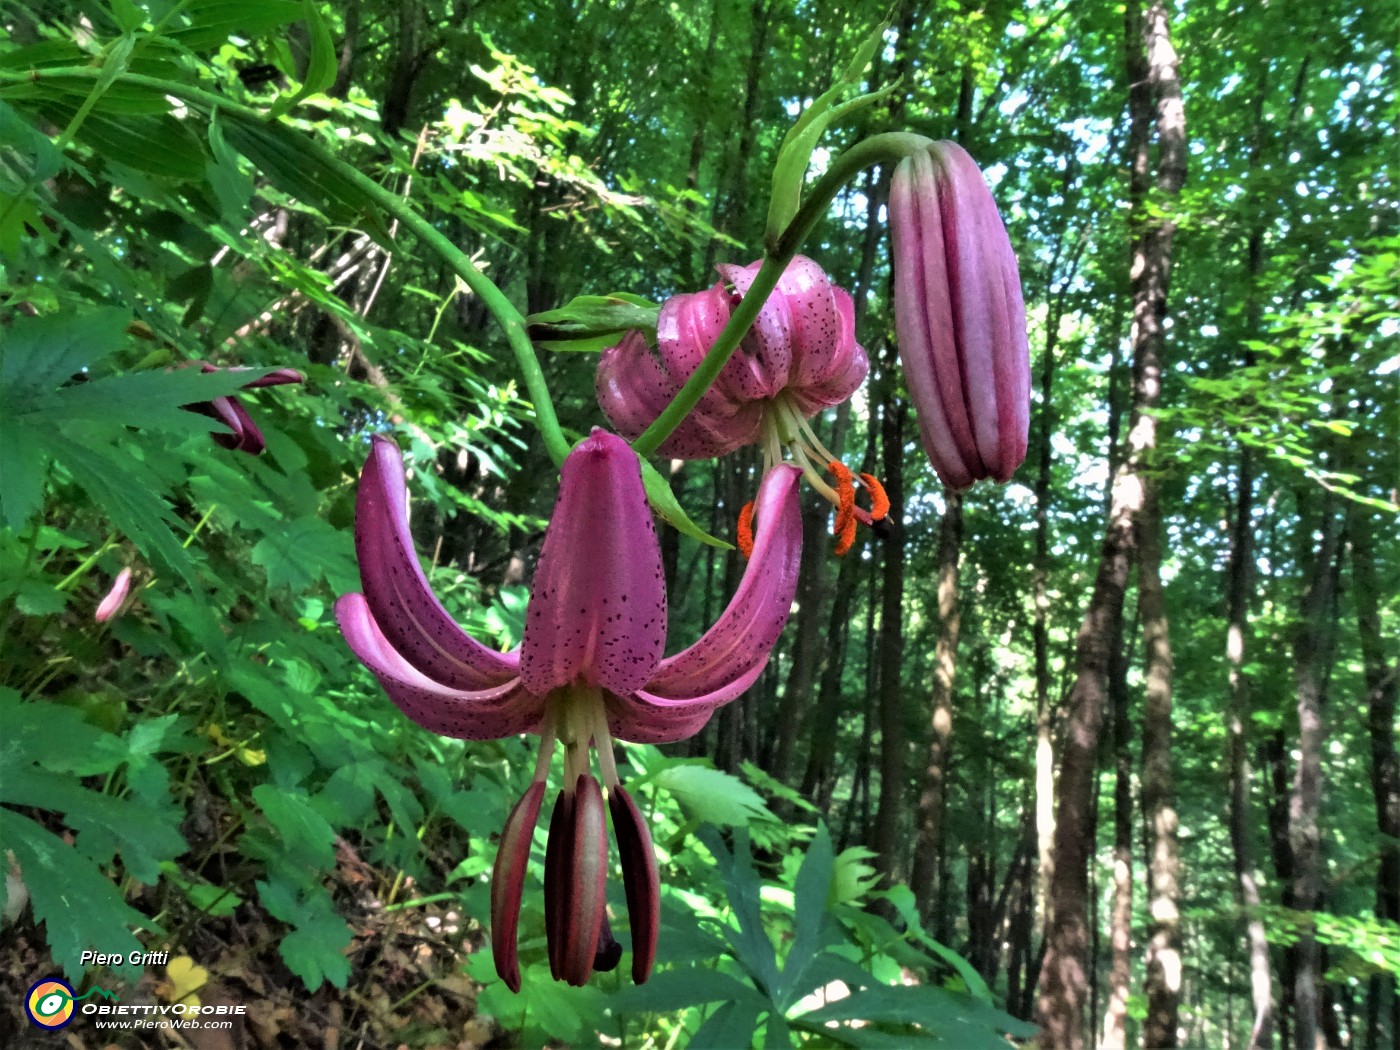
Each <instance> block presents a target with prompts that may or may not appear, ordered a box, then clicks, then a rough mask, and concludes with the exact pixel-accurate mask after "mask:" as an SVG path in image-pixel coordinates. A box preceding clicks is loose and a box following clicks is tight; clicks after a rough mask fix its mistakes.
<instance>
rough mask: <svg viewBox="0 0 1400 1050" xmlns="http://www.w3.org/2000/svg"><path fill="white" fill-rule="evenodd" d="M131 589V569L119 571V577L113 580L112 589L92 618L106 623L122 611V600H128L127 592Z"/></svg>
mask: <svg viewBox="0 0 1400 1050" xmlns="http://www.w3.org/2000/svg"><path fill="white" fill-rule="evenodd" d="M130 590H131V570H130V569H129V568H127V569H123V570H122V571H121V572H119V573H117V578H116V579H115V580H113V581H112V589H111V590H109V591H108V592H107V595H106V597H104V598H103V599H102V601H101V602H100V603H99V604H98V606H97V612H95V613H93V614H92V618H93V619H94V620H96V621H97V622H98V623H106V622H107V621H108V620H110V619H112V618H113V617H115V616H116V615H117V613H118V612H120V611H121V607H122V602H124V601H126V595H127V592H128V591H130Z"/></svg>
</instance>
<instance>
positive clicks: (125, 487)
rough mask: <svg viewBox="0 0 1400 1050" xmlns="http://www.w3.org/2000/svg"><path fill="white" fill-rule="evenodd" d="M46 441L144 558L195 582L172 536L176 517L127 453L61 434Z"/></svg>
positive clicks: (192, 570) (56, 434)
mask: <svg viewBox="0 0 1400 1050" xmlns="http://www.w3.org/2000/svg"><path fill="white" fill-rule="evenodd" d="M43 440H44V443H45V444H46V445H47V446H48V449H49V451H50V453H52V455H53V456H54V457H55V458H56V459H58V460H59V461H61V462H62V464H63V466H64V467H65V468H66V469H67V470H68V472H69V473H70V474H71V475H72V476H73V480H74V481H76V482H77V483H78V484H79V485H80V486H81V487H82V488H83V489H84V490H85V491H86V492H87V494H88V496H89V497H90V498H91V499H92V501H93V502H94V503H95V504H97V506H98V507H99V508H100V509H101V510H102V511H103V512H104V513H105V514H106V515H107V517H108V518H109V519H110V520H111V522H112V524H113V525H115V526H116V527H117V528H118V529H119V530H121V531H122V532H124V533H125V534H126V535H127V537H128V538H129V539H130V540H131V541H132V542H133V543H135V544H136V545H137V547H139V548H140V549H141V551H142V552H143V553H144V554H145V555H146V556H147V557H148V558H151V559H153V560H155V561H158V562H159V563H160V564H161V565H162V566H163V567H165V568H168V569H170V570H172V571H173V572H175V573H177V574H178V575H179V576H180V577H181V578H182V579H183V580H184V581H185V582H186V583H188V584H190V585H191V586H194V585H195V578H194V566H193V565H192V564H191V563H190V558H189V554H188V553H187V552H186V551H185V549H184V547H182V546H181V545H180V544H179V543H178V542H177V541H176V539H175V537H174V535H173V534H172V533H171V531H170V526H172V525H173V524H175V519H174V516H173V515H172V514H171V512H170V508H169V507H168V506H167V505H166V504H165V502H164V501H163V500H162V499H161V498H160V497H159V496H158V495H156V493H155V491H153V488H154V486H152V485H151V484H149V483H147V482H146V481H145V480H144V479H143V478H142V477H141V476H140V472H139V471H138V470H137V469H136V464H135V463H134V462H133V461H132V460H131V459H130V457H123V456H121V455H120V454H118V453H117V452H116V451H115V450H113V449H112V448H110V447H104V446H100V445H82V444H79V443H78V442H76V441H73V440H71V439H70V438H68V437H67V435H64V434H58V433H46V434H45V435H44V438H43Z"/></svg>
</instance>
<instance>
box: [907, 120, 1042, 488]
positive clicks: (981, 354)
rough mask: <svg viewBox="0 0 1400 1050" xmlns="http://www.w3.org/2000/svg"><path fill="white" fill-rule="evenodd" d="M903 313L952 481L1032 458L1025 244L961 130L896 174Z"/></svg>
mask: <svg viewBox="0 0 1400 1050" xmlns="http://www.w3.org/2000/svg"><path fill="white" fill-rule="evenodd" d="M889 210H890V229H891V232H892V234H893V237H894V284H895V288H894V318H895V331H896V334H897V335H898V336H899V357H900V361H901V362H902V363H903V365H904V377H905V380H906V382H907V383H908V384H909V392H910V395H911V397H912V399H913V402H914V408H915V411H916V413H917V415H918V418H919V431H920V435H921V437H922V439H923V446H924V450H925V451H926V452H927V453H928V456H929V459H930V461H931V462H932V463H933V468H934V470H935V471H937V472H938V476H939V477H940V478H942V479H943V481H944V483H945V484H947V485H949V486H951V487H952V488H955V489H963V488H967V487H968V486H969V485H971V484H972V483H973V482H974V481H977V480H978V479H980V478H989V477H990V478H996V479H997V480H998V481H1007V480H1009V479H1010V477H1011V475H1012V474H1013V473H1014V472H1015V470H1016V468H1017V467H1019V466H1020V465H1021V461H1022V460H1024V459H1025V458H1026V434H1027V430H1028V428H1029V426H1030V351H1029V348H1028V346H1027V342H1026V308H1025V303H1024V302H1023V300H1022V298H1021V278H1020V273H1019V271H1018V268H1017V266H1016V255H1015V253H1014V252H1013V251H1012V249H1011V240H1010V238H1009V237H1007V235H1006V227H1005V226H1004V225H1003V224H1002V221H1001V215H1000V213H998V211H997V206H996V201H994V200H993V199H992V194H991V191H990V190H988V189H987V184H986V182H984V181H983V179H982V173H981V172H980V171H979V170H978V168H977V164H976V162H974V161H973V159H972V158H971V157H970V156H968V154H967V151H966V150H964V149H963V148H962V147H961V146H959V145H958V144H957V143H955V142H932V141H930V142H929V143H928V146H927V148H926V149H922V150H916V151H915V152H913V153H912V154H911V155H910V156H908V157H906V158H905V159H904V160H902V161H900V163H899V166H898V167H896V168H895V172H894V177H893V179H892V180H891V183H890V203H889Z"/></svg>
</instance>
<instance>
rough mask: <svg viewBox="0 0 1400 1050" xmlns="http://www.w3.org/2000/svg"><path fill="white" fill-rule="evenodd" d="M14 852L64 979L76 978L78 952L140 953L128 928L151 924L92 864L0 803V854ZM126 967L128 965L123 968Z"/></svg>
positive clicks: (78, 977)
mask: <svg viewBox="0 0 1400 1050" xmlns="http://www.w3.org/2000/svg"><path fill="white" fill-rule="evenodd" d="M6 850H8V851H10V852H12V853H13V854H14V856H15V860H16V861H18V862H19V867H20V871H21V873H22V877H23V879H24V885H25V888H26V889H27V890H28V891H29V900H30V903H31V905H32V906H33V908H34V918H35V921H37V922H42V923H43V924H44V932H45V937H46V939H47V941H48V946H49V951H51V952H52V953H53V957H54V961H55V962H57V963H58V964H59V965H60V966H61V967H63V972H64V973H66V974H67V975H68V977H69V979H70V980H73V981H77V980H78V979H80V978H81V977H82V974H83V967H82V965H81V963H80V961H79V960H80V959H81V958H82V953H83V952H84V951H89V950H91V949H92V947H93V945H96V944H100V945H102V946H103V950H104V951H110V952H116V953H120V954H122V955H123V956H124V955H126V954H127V953H128V952H132V951H140V950H141V942H140V941H138V940H137V939H136V938H135V937H134V936H133V935H132V933H131V931H132V930H135V929H141V928H143V927H145V928H150V927H151V926H152V924H151V922H150V920H149V919H147V918H146V916H144V915H142V914H141V913H140V912H138V911H136V910H135V909H133V908H131V907H130V906H129V905H128V904H127V903H126V902H125V901H124V900H122V897H121V894H120V893H118V892H117V888H116V886H114V885H113V884H112V883H111V881H110V880H108V879H107V878H106V877H105V876H103V874H102V872H100V871H99V870H98V869H97V866H96V865H94V864H93V863H92V861H90V860H88V859H87V858H86V857H84V856H83V855H82V854H81V853H79V852H78V851H77V850H76V849H74V848H73V847H72V846H69V845H68V844H67V843H65V842H64V841H63V840H62V839H61V838H59V837H58V836H57V835H55V834H54V833H53V832H51V831H48V830H46V829H44V828H42V827H40V826H39V825H38V824H36V823H35V822H34V821H32V820H29V819H28V818H26V817H21V816H20V815H19V814H18V813H14V812H12V811H11V810H8V809H5V808H4V807H0V856H3V854H4V851H6ZM127 969H128V970H131V969H133V968H130V967H128V968H127Z"/></svg>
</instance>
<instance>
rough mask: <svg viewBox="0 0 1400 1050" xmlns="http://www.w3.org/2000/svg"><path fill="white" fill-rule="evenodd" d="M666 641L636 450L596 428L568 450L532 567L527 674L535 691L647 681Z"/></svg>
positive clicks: (523, 659)
mask: <svg viewBox="0 0 1400 1050" xmlns="http://www.w3.org/2000/svg"><path fill="white" fill-rule="evenodd" d="M665 644H666V584H665V579H664V576H663V574H662V569H661V546H660V544H659V543H658V542H657V539H656V527H655V525H653V524H652V520H651V509H650V508H649V507H648V506H647V498H646V490H645V489H643V487H642V469H641V464H640V463H639V462H638V461H637V455H636V453H634V452H633V451H632V449H631V447H629V446H628V444H627V442H625V441H623V440H622V439H621V438H620V437H618V436H617V435H616V434H609V433H608V432H607V431H605V430H599V429H595V430H594V431H593V434H592V436H590V437H589V438H588V439H587V440H585V441H582V442H580V443H579V445H578V446H577V447H576V448H575V449H574V450H573V451H572V452H570V453H569V458H568V459H566V460H565V461H564V466H563V469H562V470H561V472H560V482H559V500H558V502H557V503H556V504H555V506H554V514H553V516H552V517H551V518H550V520H549V528H548V529H547V530H546V531H545V536H544V547H543V549H542V550H541V551H540V560H539V564H538V566H536V568H535V581H534V585H533V586H532V587H531V589H530V604H529V607H528V610H527V612H526V619H525V637H524V640H523V642H522V643H521V646H520V677H521V680H522V681H523V682H524V683H525V687H526V688H527V689H528V690H529V691H530V692H532V693H534V694H536V695H537V696H544V695H545V694H547V693H548V692H550V691H551V690H553V689H558V688H560V687H562V686H566V685H570V684H572V683H576V682H583V683H585V684H588V685H599V686H602V687H603V688H605V689H609V690H612V691H613V692H616V693H628V692H631V691H632V690H634V689H637V688H639V687H641V686H642V685H643V684H645V682H646V681H647V679H648V678H650V677H651V675H652V672H653V671H655V670H656V666H657V664H658V663H660V662H661V654H662V651H663V647H664V646H665Z"/></svg>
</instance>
